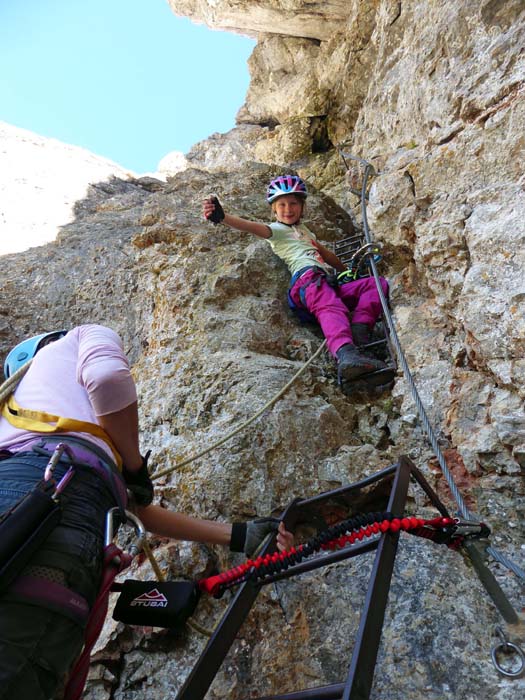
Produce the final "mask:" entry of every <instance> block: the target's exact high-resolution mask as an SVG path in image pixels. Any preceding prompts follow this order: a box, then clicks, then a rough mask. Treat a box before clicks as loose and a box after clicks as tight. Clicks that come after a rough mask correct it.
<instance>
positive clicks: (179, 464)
mask: <svg viewBox="0 0 525 700" xmlns="http://www.w3.org/2000/svg"><path fill="white" fill-rule="evenodd" d="M325 345H326V340H324V341H323V342H322V343H321V345H320V346H319V347H318V348H317V350H316V351H315V352H314V354H313V355H312V356H311V357H310V358H309V359H308V360H307V361H306V362H305V363H304V365H303V366H302V367H301V368H300V369H299V370H298V371H297V372H296V373H295V374H294V376H293V377H292V378H291V379H290V381H289V382H288V383H287V384H285V386H284V387H283V388H282V389H281V390H280V391H279V392H278V393H277V394H275V396H274V397H273V398H271V399H270V400H269V401H268V402H267V403H265V404H264V406H263V407H262V408H261V409H259V410H258V411H257V412H256V413H254V415H253V416H252V417H251V418H248V420H245V421H244V422H243V423H241V424H240V425H239V426H237V428H235V429H234V430H232V431H231V432H230V433H228V434H227V435H225V436H224V437H223V438H221V439H220V440H217V442H214V443H213V444H211V445H209V446H208V447H206V448H205V449H204V450H202V451H201V452H197V454H194V455H191V456H190V457H188V458H187V459H184V460H183V461H182V462H177V463H176V464H175V465H173V466H172V467H168V468H167V469H163V470H162V471H160V472H156V473H155V474H153V476H152V479H160V477H161V476H166V474H171V472H173V471H175V470H176V469H180V467H184V466H186V464H190V462H194V461H195V460H197V459H200V458H201V457H204V455H206V454H208V452H211V451H212V450H215V449H216V448H217V447H220V446H221V445H223V444H224V443H225V442H227V441H228V440H230V439H231V438H232V437H233V436H234V435H237V433H240V432H241V431H242V430H244V429H245V428H247V427H248V426H249V425H251V423H253V422H254V421H255V420H257V418H259V416H261V415H262V414H263V413H264V412H265V411H267V410H268V409H269V408H271V407H272V406H273V405H274V404H275V403H277V401H278V400H279V399H280V398H281V397H282V396H284V394H286V392H287V391H288V389H289V388H290V387H291V386H292V384H293V383H294V382H295V381H296V380H297V379H298V378H299V377H300V376H301V374H302V373H303V372H304V371H305V370H306V369H307V368H308V367H309V366H310V365H311V364H312V362H313V361H314V360H315V359H316V358H317V357H319V355H320V354H321V351H322V350H323V348H324V347H325Z"/></svg>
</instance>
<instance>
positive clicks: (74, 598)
mask: <svg viewBox="0 0 525 700" xmlns="http://www.w3.org/2000/svg"><path fill="white" fill-rule="evenodd" d="M8 590H9V592H12V593H14V594H15V595H17V596H21V597H23V598H24V599H25V600H27V601H28V602H30V603H35V604H36V605H45V606H46V607H47V608H50V609H52V610H54V611H55V612H59V613H60V614H61V615H65V616H66V617H69V618H70V619H72V620H73V622H76V623H77V624H79V625H81V626H82V627H84V625H85V624H86V621H87V619H88V616H89V606H88V604H87V601H86V599H85V598H83V597H82V596H81V595H79V594H78V593H75V591H71V590H70V589H69V588H66V587H65V586H61V585H60V584H59V583H55V582H54V581H47V580H46V579H43V578H37V577H36V576H23V575H22V576H19V577H18V578H17V579H16V580H15V581H14V582H13V583H12V584H11V586H10V587H9V589H8Z"/></svg>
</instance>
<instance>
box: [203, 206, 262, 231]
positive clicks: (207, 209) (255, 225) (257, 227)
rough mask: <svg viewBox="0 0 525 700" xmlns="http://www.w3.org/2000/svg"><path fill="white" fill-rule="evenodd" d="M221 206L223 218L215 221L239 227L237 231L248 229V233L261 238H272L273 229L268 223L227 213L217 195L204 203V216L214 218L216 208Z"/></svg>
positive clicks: (209, 218) (208, 218) (209, 219)
mask: <svg viewBox="0 0 525 700" xmlns="http://www.w3.org/2000/svg"><path fill="white" fill-rule="evenodd" d="M217 205H218V207H220V210H219V211H220V212H221V214H222V218H220V219H219V220H218V221H216V222H214V223H219V221H220V223H223V224H226V225H227V226H231V228H234V229H237V231H246V232H247V233H253V235H254V236H258V237H259V238H270V237H271V235H272V232H271V229H270V228H269V227H268V226H266V224H260V223H259V222H257V221H249V220H248V219H241V218H240V217H239V216H231V214H226V212H225V211H224V210H223V209H222V207H221V205H220V204H219V200H218V199H217V198H216V197H208V199H205V200H204V201H203V203H202V213H203V215H204V218H205V219H207V220H208V221H211V220H213V219H212V215H213V213H214V212H215V210H216V208H217Z"/></svg>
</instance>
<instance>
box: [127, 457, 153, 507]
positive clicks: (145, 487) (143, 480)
mask: <svg viewBox="0 0 525 700" xmlns="http://www.w3.org/2000/svg"><path fill="white" fill-rule="evenodd" d="M150 454H151V450H148V451H147V452H146V454H145V456H144V457H143V458H142V464H141V465H140V469H139V470H138V471H136V472H130V471H128V470H127V469H126V467H125V466H124V468H123V470H122V475H123V477H124V481H125V482H126V486H127V487H128V489H129V490H130V491H131V493H132V494H133V496H134V497H135V501H136V502H137V505H139V506H149V504H150V503H151V501H152V500H153V483H152V481H151V479H150V478H149V474H148V459H149V456H150Z"/></svg>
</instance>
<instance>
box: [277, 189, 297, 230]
mask: <svg viewBox="0 0 525 700" xmlns="http://www.w3.org/2000/svg"><path fill="white" fill-rule="evenodd" d="M303 207H304V199H303V198H302V197H298V196H297V195H295V194H283V196H282V197H279V199H277V200H276V201H275V202H273V204H272V209H273V211H274V212H275V215H276V217H277V221H280V222H281V223H282V224H288V226H292V225H293V224H296V223H298V221H299V220H300V218H301V216H302V213H303Z"/></svg>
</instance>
